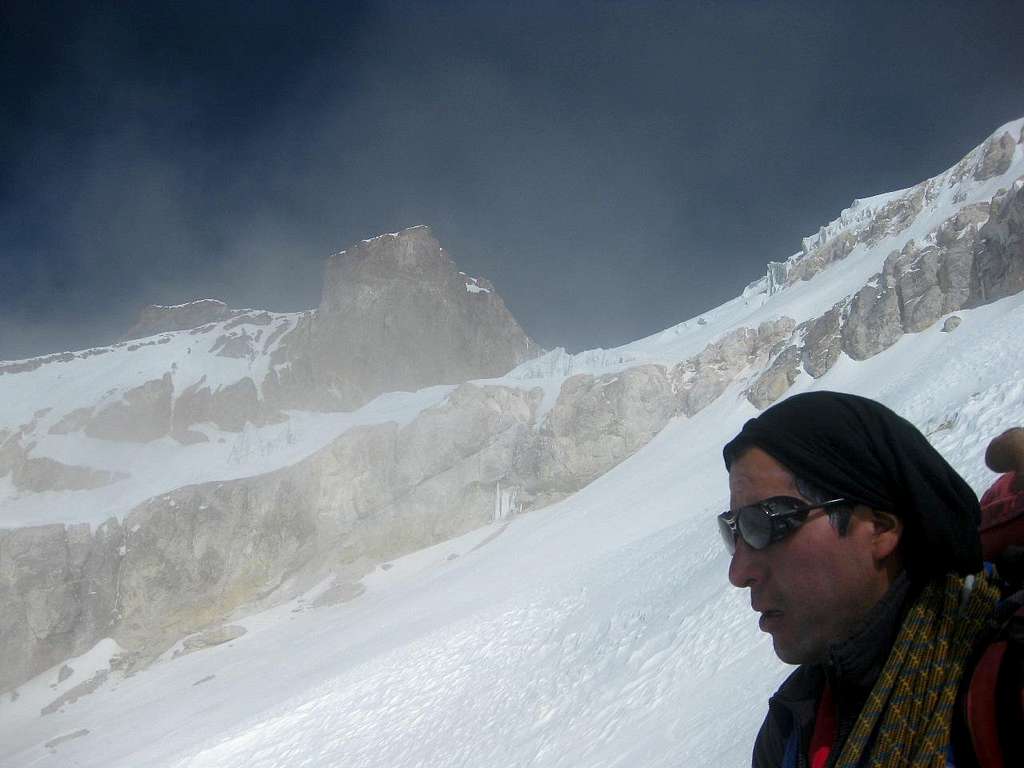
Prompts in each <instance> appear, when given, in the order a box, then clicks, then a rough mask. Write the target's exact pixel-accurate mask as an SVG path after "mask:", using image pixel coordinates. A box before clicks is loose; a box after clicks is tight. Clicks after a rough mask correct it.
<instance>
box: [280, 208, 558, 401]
mask: <svg viewBox="0 0 1024 768" xmlns="http://www.w3.org/2000/svg"><path fill="white" fill-rule="evenodd" d="M283 347H284V354H285V355H286V356H287V357H286V360H282V362H285V363H286V366H285V368H284V369H282V370H281V371H280V373H281V376H280V378H279V380H278V381H277V382H276V383H274V385H273V387H272V388H273V389H275V390H276V391H277V396H279V397H280V399H281V402H282V403H286V404H291V405H294V404H295V403H305V404H306V406H307V407H309V406H312V407H317V408H343V409H347V408H351V407H357V406H359V405H361V404H363V403H365V402H366V401H368V400H370V399H372V398H373V397H375V396H376V395H379V394H381V393H382V392H388V391H392V390H397V389H401V390H410V389H419V388H421V387H425V386H429V385H431V384H441V383H456V382H460V381H466V380H468V379H477V378H488V377H494V376H500V375H502V374H504V373H506V372H508V371H509V370H511V369H512V368H514V367H515V366H517V365H518V364H520V363H522V362H524V361H525V360H528V359H530V358H532V357H536V356H537V354H539V352H540V350H539V348H538V347H537V345H536V344H534V342H533V341H532V340H531V339H530V338H529V337H528V336H527V335H526V334H525V333H524V332H523V329H522V328H521V327H520V326H519V323H517V322H516V320H515V318H514V317H513V316H512V314H511V313H510V312H509V311H508V309H507V308H506V307H505V302H504V301H502V299H501V296H500V295H499V294H498V292H497V291H496V290H495V288H494V286H493V285H492V284H491V283H490V282H488V281H487V280H484V279H483V278H474V277H469V276H467V275H465V274H464V273H461V272H459V271H458V270H457V268H456V265H455V262H454V261H453V260H452V259H451V257H450V256H449V255H448V253H447V252H446V251H445V250H444V249H443V248H442V247H441V245H440V243H438V241H437V239H436V238H435V237H434V235H433V233H432V232H431V230H430V227H427V226H416V227H411V228H409V229H405V230H402V231H401V232H396V233H393V234H387V235H380V236H378V237H374V238H371V239H369V240H363V241H361V242H359V243H356V244H355V245H353V246H350V247H349V248H346V249H345V250H344V251H341V252H340V253H336V254H334V255H333V256H331V257H330V258H329V259H328V261H327V265H326V268H325V272H324V289H323V296H322V299H321V302H320V307H319V309H318V310H317V311H316V313H315V315H314V316H313V317H311V318H310V321H309V322H308V323H307V324H305V325H303V326H302V327H300V328H297V329H296V331H295V332H294V333H293V334H292V335H291V336H290V337H289V338H286V339H285V342H284V344H283ZM279 385H280V386H279ZM311 389H312V390H313V391H315V392H317V393H320V395H318V397H317V398H313V399H310V398H308V397H305V398H304V397H303V395H302V392H303V390H307V391H308V390H311Z"/></svg>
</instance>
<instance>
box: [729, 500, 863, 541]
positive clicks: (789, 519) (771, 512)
mask: <svg viewBox="0 0 1024 768" xmlns="http://www.w3.org/2000/svg"><path fill="white" fill-rule="evenodd" d="M848 503H849V502H848V501H847V500H846V499H830V500H829V501H821V502H818V503H816V504H808V503H807V502H806V501H804V500H803V499H796V498H793V497H792V496H773V497H771V498H770V499H762V500H761V501H755V502H754V503H753V504H748V505H747V506H745V507H740V508H739V509H730V510H728V511H726V512H723V513H722V514H720V515H719V516H718V530H719V532H720V533H721V534H722V541H724V542H725V548H726V549H727V550H728V551H729V554H730V555H731V554H733V553H734V552H735V551H736V539H737V538H738V537H742V538H743V540H744V541H745V542H747V544H748V545H749V546H750V547H751V548H752V549H764V548H765V547H767V546H768V545H769V544H774V543H775V542H777V541H782V539H784V538H786V537H787V536H788V535H789V534H791V533H792V532H793V531H795V530H796V529H797V528H799V527H800V526H801V525H803V524H804V523H805V522H806V521H807V516H808V515H809V514H810V513H811V512H812V511H814V510H815V509H825V508H827V507H834V506H836V505H837V504H848Z"/></svg>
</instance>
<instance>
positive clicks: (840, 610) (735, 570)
mask: <svg viewBox="0 0 1024 768" xmlns="http://www.w3.org/2000/svg"><path fill="white" fill-rule="evenodd" d="M807 479H808V480H809V481H811V482H813V481H814V478H811V477H809V478H807ZM729 496H730V503H729V505H730V508H731V509H736V508H738V507H741V506H745V505H747V504H752V503H754V502H756V501H761V500H762V499H767V498H770V497H772V496H793V497H796V498H800V499H804V500H805V501H808V502H809V501H810V500H809V499H805V497H803V496H801V495H800V493H799V491H798V490H797V489H796V485H795V483H794V479H793V475H792V473H790V472H789V470H787V469H786V468H785V467H784V466H782V464H780V463H779V462H777V461H776V460H775V459H773V458H772V457H771V456H770V455H768V454H767V453H765V452H764V451H762V450H761V449H760V448H750V449H748V450H747V451H745V452H744V453H743V454H741V455H740V457H739V458H738V459H736V460H735V461H734V462H733V464H732V467H731V469H730V471H729ZM877 534H878V528H877V525H876V524H875V523H874V522H873V520H872V515H871V512H870V510H867V509H866V508H864V507H857V508H856V509H855V510H854V514H853V516H852V518H851V520H850V526H849V529H848V531H847V533H846V535H845V536H840V535H839V533H838V531H837V530H836V529H835V528H834V527H833V525H832V523H831V522H830V521H829V519H828V516H827V515H826V514H825V513H824V512H823V511H818V510H815V511H813V512H811V514H810V516H809V517H808V518H807V521H806V522H805V523H804V525H802V526H801V527H799V528H798V529H797V530H796V531H794V532H793V533H791V534H790V535H789V536H787V537H786V538H785V539H783V540H781V541H778V542H776V543H774V544H770V545H768V546H767V547H766V548H765V549H761V550H755V549H752V548H751V547H750V546H749V545H748V544H747V543H746V542H745V541H743V539H742V538H741V539H740V540H739V541H737V542H736V552H735V554H734V555H733V557H732V562H731V563H730V564H729V581H731V582H732V584H733V585H734V586H737V587H747V588H749V589H750V602H751V607H752V608H753V609H754V610H755V611H757V612H758V613H760V614H761V619H760V621H759V624H758V625H759V626H760V628H761V630H762V631H763V632H767V633H769V634H770V635H771V636H772V642H773V644H774V646H775V653H776V654H777V655H778V657H779V658H780V659H782V661H784V662H786V663H788V664H808V663H814V662H819V661H823V660H824V658H825V656H826V651H827V648H828V645H829V644H830V643H834V642H839V641H842V640H845V639H847V638H849V637H850V636H852V635H853V634H854V632H856V631H857V629H858V628H859V627H860V625H861V624H862V623H863V621H864V619H865V618H866V616H867V614H868V613H869V612H870V610H871V608H872V607H873V606H874V605H875V604H876V603H877V602H878V600H879V599H881V597H882V596H883V595H884V594H885V592H886V590H887V589H888V586H889V583H890V580H891V579H890V574H889V573H887V572H886V569H885V568H884V567H883V565H882V564H881V563H879V560H878V555H879V551H880V549H879V547H878V542H877Z"/></svg>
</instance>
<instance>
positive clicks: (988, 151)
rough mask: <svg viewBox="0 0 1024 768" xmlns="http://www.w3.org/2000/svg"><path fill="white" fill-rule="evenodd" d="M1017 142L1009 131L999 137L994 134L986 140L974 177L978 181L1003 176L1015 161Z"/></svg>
mask: <svg viewBox="0 0 1024 768" xmlns="http://www.w3.org/2000/svg"><path fill="white" fill-rule="evenodd" d="M1015 145H1016V142H1014V140H1013V137H1012V136H1011V135H1010V134H1009V133H1003V134H1001V135H1000V136H999V137H995V136H993V137H992V138H991V139H989V140H988V141H987V142H985V149H984V150H983V154H982V156H981V162H980V163H979V164H978V167H977V169H976V170H975V171H974V178H975V179H976V180H977V181H984V180H985V179H991V178H992V177H994V176H1002V175H1003V174H1004V173H1006V170H1007V169H1008V168H1009V167H1010V163H1011V162H1013V150H1014V148H1015Z"/></svg>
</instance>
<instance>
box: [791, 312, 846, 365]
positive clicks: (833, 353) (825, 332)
mask: <svg viewBox="0 0 1024 768" xmlns="http://www.w3.org/2000/svg"><path fill="white" fill-rule="evenodd" d="M845 305H846V302H845V301H842V302H840V303H838V304H836V305H835V306H834V307H832V309H830V310H829V311H828V312H826V313H825V314H824V315H822V316H821V317H819V318H818V319H816V320H812V321H811V322H810V324H809V325H808V326H807V333H806V335H805V336H804V348H803V353H802V355H801V360H802V362H803V366H804V370H805V371H807V372H808V373H809V374H811V376H813V377H814V378H816V379H817V378H819V377H820V376H823V375H824V374H825V373H826V371H828V369H829V368H831V367H832V366H833V365H835V364H836V360H838V359H839V352H840V350H841V348H842V341H841V337H840V329H841V326H842V320H843V309H844V307H845Z"/></svg>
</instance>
